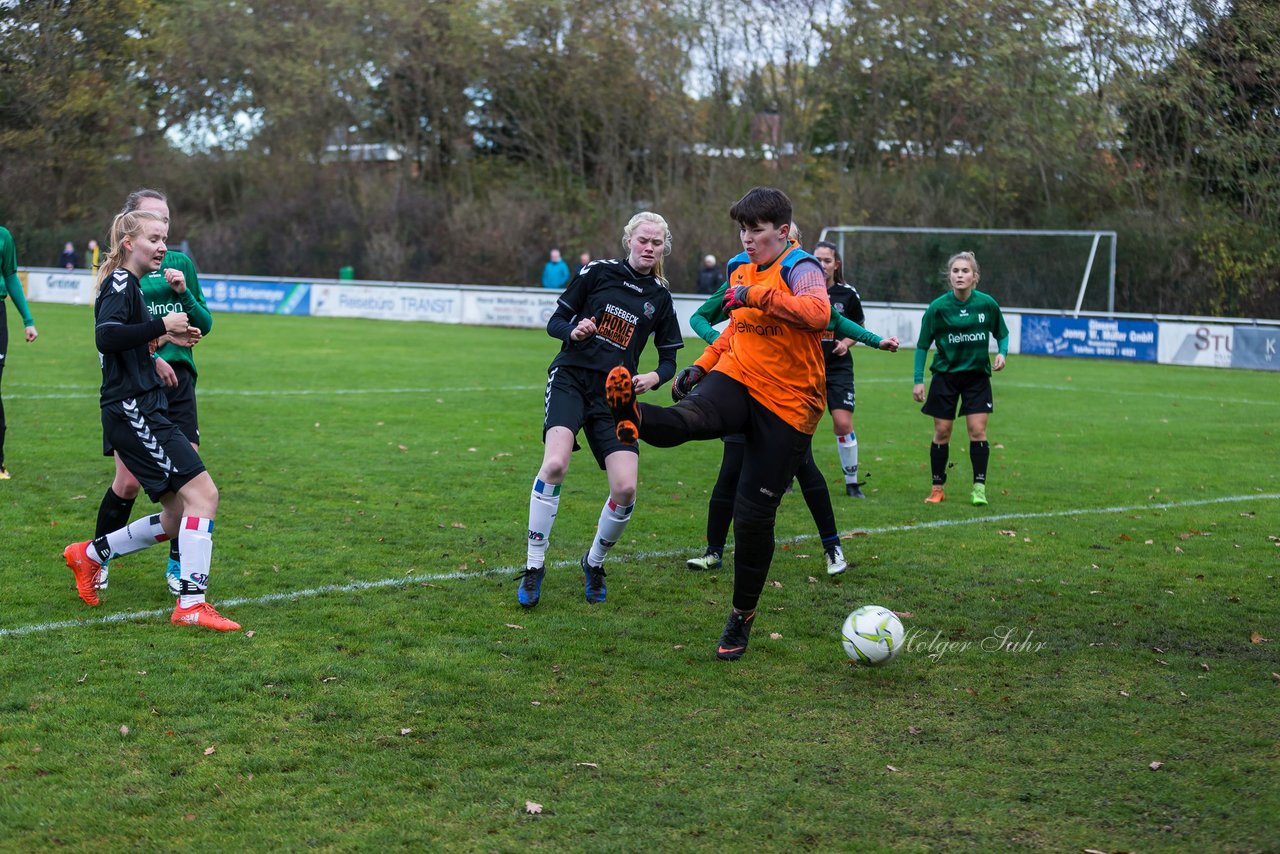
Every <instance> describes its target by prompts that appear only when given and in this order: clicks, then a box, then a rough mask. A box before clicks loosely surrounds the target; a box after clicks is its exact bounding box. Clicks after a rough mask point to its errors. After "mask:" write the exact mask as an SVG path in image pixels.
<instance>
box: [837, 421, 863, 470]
mask: <svg viewBox="0 0 1280 854" xmlns="http://www.w3.org/2000/svg"><path fill="white" fill-rule="evenodd" d="M836 449H837V450H839V451H840V468H842V469H844V482H845V483H857V482H858V436H857V434H855V433H854V432H853V431H852V430H851V431H849V433H848V434H847V435H845V436H836Z"/></svg>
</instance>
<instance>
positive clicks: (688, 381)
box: [671, 365, 707, 403]
mask: <svg viewBox="0 0 1280 854" xmlns="http://www.w3.org/2000/svg"><path fill="white" fill-rule="evenodd" d="M706 375H707V372H706V371H704V370H702V368H699V367H698V366H697V365H690V366H689V367H687V368H685V369H684V370H683V371H681V372H680V373H678V374H676V379H675V382H673V383H672V384H671V399H672V400H674V401H675V402H676V403H679V402H680V401H682V400H684V397H685V395H687V394H688V393H689V392H691V391H693V387H694V386H696V385H697V384H698V383H700V382H702V378H703V377H705V376H706Z"/></svg>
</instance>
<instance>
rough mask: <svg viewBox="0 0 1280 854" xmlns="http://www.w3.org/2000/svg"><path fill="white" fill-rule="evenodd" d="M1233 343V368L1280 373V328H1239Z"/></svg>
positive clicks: (1233, 337)
mask: <svg viewBox="0 0 1280 854" xmlns="http://www.w3.org/2000/svg"><path fill="white" fill-rule="evenodd" d="M1234 331H1235V334H1234V335H1233V336H1232V341H1231V367H1233V368H1253V369H1255V370H1262V371H1280V353H1277V352H1276V349H1277V348H1278V347H1280V328H1278V327H1275V326H1237V327H1236V328H1235V330H1234Z"/></svg>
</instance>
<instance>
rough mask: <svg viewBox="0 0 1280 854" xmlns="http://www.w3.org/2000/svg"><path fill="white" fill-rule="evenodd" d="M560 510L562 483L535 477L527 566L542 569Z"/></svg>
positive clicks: (530, 507) (530, 514)
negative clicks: (552, 529)
mask: <svg viewBox="0 0 1280 854" xmlns="http://www.w3.org/2000/svg"><path fill="white" fill-rule="evenodd" d="M559 510H560V484H558V483H543V482H542V481H541V480H538V479H537V478H534V479H533V491H532V492H531V493H530V494H529V557H528V560H527V561H526V562H525V565H526V566H529V567H531V568H533V569H541V568H542V567H543V565H544V564H545V563H546V562H547V541H548V540H550V539H551V526H552V525H554V524H555V523H556V513H557V512H558V511H559Z"/></svg>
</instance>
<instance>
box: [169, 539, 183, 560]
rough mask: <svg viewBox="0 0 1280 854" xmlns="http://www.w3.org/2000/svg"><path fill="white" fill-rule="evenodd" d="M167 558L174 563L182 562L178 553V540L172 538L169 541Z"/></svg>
mask: <svg viewBox="0 0 1280 854" xmlns="http://www.w3.org/2000/svg"><path fill="white" fill-rule="evenodd" d="M169 557H171V558H173V559H174V560H176V561H181V560H182V552H180V551H178V538H177V537H174V538H173V539H172V540H170V541H169Z"/></svg>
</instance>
